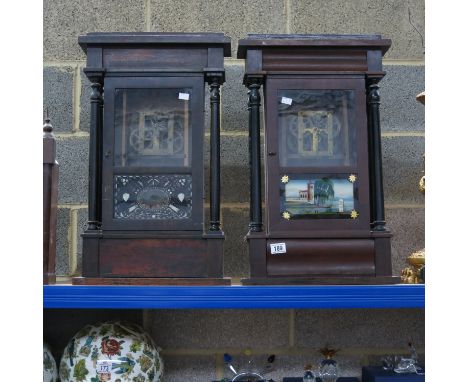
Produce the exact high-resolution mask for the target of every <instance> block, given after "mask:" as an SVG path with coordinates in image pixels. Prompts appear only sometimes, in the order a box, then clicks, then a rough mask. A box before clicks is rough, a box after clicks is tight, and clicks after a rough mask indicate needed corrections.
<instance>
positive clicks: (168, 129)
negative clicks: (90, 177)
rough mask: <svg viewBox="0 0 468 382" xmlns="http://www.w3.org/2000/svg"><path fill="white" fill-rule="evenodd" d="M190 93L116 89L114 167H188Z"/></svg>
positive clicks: (185, 90) (187, 90) (183, 89)
mask: <svg viewBox="0 0 468 382" xmlns="http://www.w3.org/2000/svg"><path fill="white" fill-rule="evenodd" d="M190 95H191V89H188V88H181V89H116V94H115V157H114V164H115V165H116V166H149V167H152V166H157V167H180V166H183V167H188V166H190V157H191V152H190V151H191V147H190V146H191V145H190V142H191V122H190Z"/></svg>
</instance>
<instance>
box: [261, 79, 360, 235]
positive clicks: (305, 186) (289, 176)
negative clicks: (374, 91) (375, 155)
mask: <svg viewBox="0 0 468 382" xmlns="http://www.w3.org/2000/svg"><path fill="white" fill-rule="evenodd" d="M360 84H362V81H360V80H345V81H344V83H343V80H340V81H338V80H333V79H328V80H321V79H302V80H286V79H284V80H283V79H272V80H270V81H269V83H268V84H267V89H268V90H267V91H268V95H267V99H268V101H267V110H268V113H269V114H268V113H267V115H268V117H267V129H266V137H267V151H268V154H269V155H268V156H267V157H268V165H267V178H268V184H267V189H268V191H267V192H268V200H269V203H268V221H269V228H270V231H271V230H273V231H274V230H290V229H301V228H303V229H310V228H313V229H319V230H323V229H330V228H335V229H349V228H352V229H359V228H361V227H364V226H367V227H368V215H369V211H368V207H367V205H368V203H363V201H365V200H367V199H368V191H367V185H368V170H367V153H366V152H365V151H366V142H367V134H366V114H365V113H366V112H365V94H364V92H363V91H361V90H360V89H361V87H360V86H359V85H360ZM362 89H364V86H362ZM363 154H364V155H363ZM366 219H367V221H366ZM363 222H365V224H363Z"/></svg>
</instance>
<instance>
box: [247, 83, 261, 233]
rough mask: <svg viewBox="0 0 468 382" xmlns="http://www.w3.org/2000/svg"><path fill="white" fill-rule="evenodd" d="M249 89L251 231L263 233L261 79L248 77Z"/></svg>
mask: <svg viewBox="0 0 468 382" xmlns="http://www.w3.org/2000/svg"><path fill="white" fill-rule="evenodd" d="M246 84H247V87H248V88H249V103H248V109H249V152H250V225H249V227H250V231H251V232H261V231H262V230H263V223H262V178H261V176H262V170H261V159H260V155H261V153H260V104H261V96H260V86H261V84H262V79H261V78H259V77H249V76H247V77H246Z"/></svg>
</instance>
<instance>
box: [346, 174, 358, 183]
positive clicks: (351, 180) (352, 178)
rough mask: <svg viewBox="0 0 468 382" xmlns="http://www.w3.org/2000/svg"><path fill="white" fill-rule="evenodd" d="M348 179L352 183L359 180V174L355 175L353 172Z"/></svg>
mask: <svg viewBox="0 0 468 382" xmlns="http://www.w3.org/2000/svg"><path fill="white" fill-rule="evenodd" d="M348 180H349V181H350V182H351V183H354V182H355V181H356V180H357V176H356V175H354V174H351V175H350V176H349V177H348Z"/></svg>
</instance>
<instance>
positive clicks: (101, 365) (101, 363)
mask: <svg viewBox="0 0 468 382" xmlns="http://www.w3.org/2000/svg"><path fill="white" fill-rule="evenodd" d="M96 373H98V374H111V373H112V361H108V360H98V361H97V366H96Z"/></svg>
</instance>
